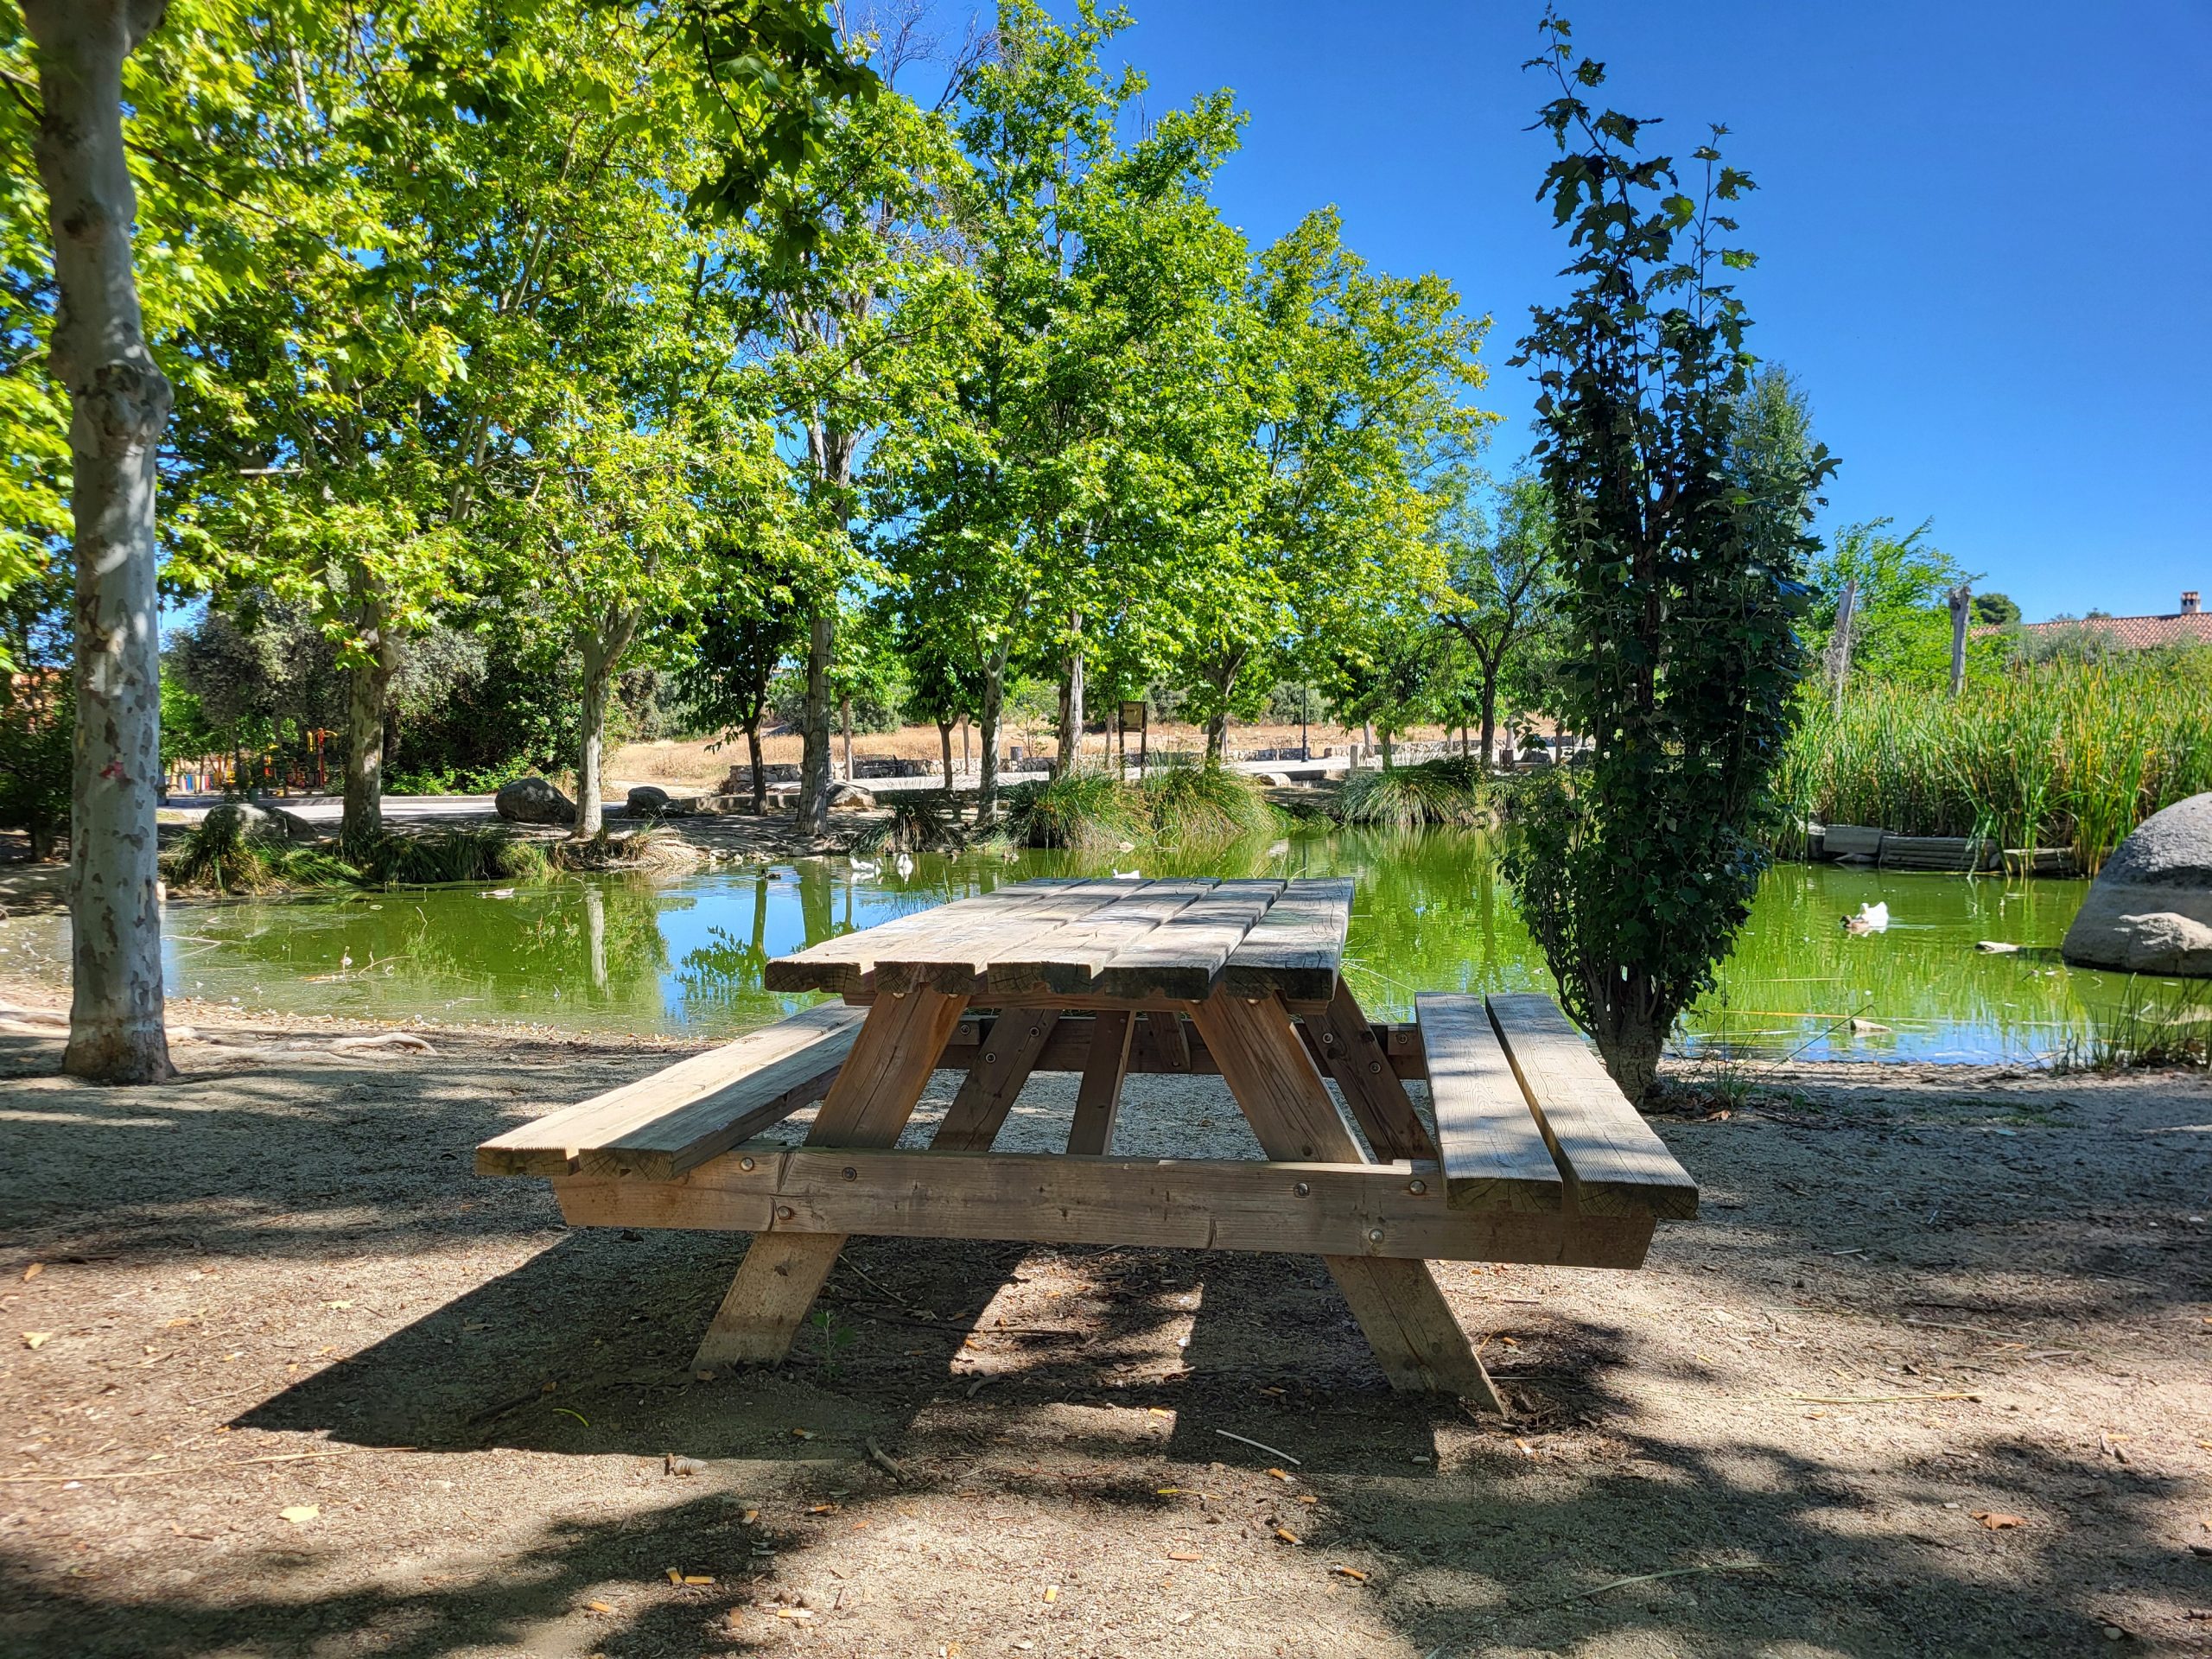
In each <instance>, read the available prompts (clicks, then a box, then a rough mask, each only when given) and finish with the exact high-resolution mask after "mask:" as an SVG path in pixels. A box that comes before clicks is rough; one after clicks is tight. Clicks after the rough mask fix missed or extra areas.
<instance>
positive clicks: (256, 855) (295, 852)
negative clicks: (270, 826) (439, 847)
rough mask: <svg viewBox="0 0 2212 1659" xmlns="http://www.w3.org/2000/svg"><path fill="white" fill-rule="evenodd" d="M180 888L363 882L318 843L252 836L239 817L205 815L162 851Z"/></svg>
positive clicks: (165, 874)
mask: <svg viewBox="0 0 2212 1659" xmlns="http://www.w3.org/2000/svg"><path fill="white" fill-rule="evenodd" d="M162 878H163V880H166V881H167V882H168V886H169V889H170V891H171V892H174V893H219V894H226V895H229V894H238V893H277V892H283V891H286V890H289V889H292V888H298V887H353V886H358V885H359V881H360V875H359V872H358V871H356V870H355V869H354V868H353V867H352V866H351V865H349V864H346V863H344V862H342V861H340V860H339V859H336V858H334V857H333V856H332V855H330V854H328V853H326V852H324V851H322V850H321V849H320V848H315V847H295V846H292V845H290V844H289V843H288V842H282V841H277V840H273V839H272V840H264V839H262V838H260V837H258V836H248V835H246V834H245V833H244V831H243V829H242V827H241V826H240V825H239V824H238V823H237V822H236V821H234V820H232V819H228V818H212V819H204V820H202V821H201V822H200V823H198V824H196V825H195V826H194V828H193V829H190V830H189V831H188V832H187V833H186V834H185V835H184V836H182V837H181V839H180V840H179V841H178V842H177V843H176V844H175V846H173V847H170V848H168V849H164V850H163V852H162Z"/></svg>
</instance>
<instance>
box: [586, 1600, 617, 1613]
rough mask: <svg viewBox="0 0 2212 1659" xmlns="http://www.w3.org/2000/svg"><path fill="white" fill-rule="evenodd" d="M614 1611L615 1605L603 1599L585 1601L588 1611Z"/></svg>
mask: <svg viewBox="0 0 2212 1659" xmlns="http://www.w3.org/2000/svg"><path fill="white" fill-rule="evenodd" d="M584 1611H586V1612H588V1613H611V1612H613V1611H614V1609H613V1607H611V1606H609V1605H607V1603H606V1602H603V1601H588V1602H586V1603H584Z"/></svg>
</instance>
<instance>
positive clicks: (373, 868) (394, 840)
mask: <svg viewBox="0 0 2212 1659" xmlns="http://www.w3.org/2000/svg"><path fill="white" fill-rule="evenodd" d="M359 868H360V874H361V879H362V880H364V881H365V882H368V883H371V884H372V885H375V886H378V887H435V886H437V885H438V884H440V883H441V882H446V881H507V880H517V879H522V878H531V877H537V876H543V875H544V874H547V873H548V871H550V869H551V868H552V866H551V862H550V860H548V858H547V857H546V855H545V849H544V846H543V843H542V842H535V841H526V840H524V839H523V838H522V837H521V836H517V835H516V834H515V833H514V832H513V831H512V830H511V829H490V828H485V829H442V830H438V831H436V832H435V833H433V834H429V835H421V836H402V835H388V836H385V837H384V838H383V839H382V840H381V841H378V842H377V843H376V844H375V846H374V847H372V849H370V850H369V853H368V855H367V856H366V857H365V858H364V859H362V860H361V861H360V867H359Z"/></svg>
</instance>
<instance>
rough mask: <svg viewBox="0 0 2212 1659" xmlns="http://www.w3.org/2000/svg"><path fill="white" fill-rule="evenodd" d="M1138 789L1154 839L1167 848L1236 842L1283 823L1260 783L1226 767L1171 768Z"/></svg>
mask: <svg viewBox="0 0 2212 1659" xmlns="http://www.w3.org/2000/svg"><path fill="white" fill-rule="evenodd" d="M1136 792H1137V797H1138V804H1139V805H1140V806H1141V809H1142V810H1143V813H1144V816H1145V818H1146V819H1147V822H1148V823H1149V825H1150V834H1151V836H1152V839H1153V840H1154V841H1155V842H1159V843H1160V845H1162V846H1166V847H1179V846H1183V845H1185V844H1186V843H1189V842H1207V841H1234V840H1235V839H1236V837H1238V836H1251V835H1258V834H1259V833H1261V832H1262V830H1273V829H1277V828H1279V827H1280V820H1279V819H1278V818H1277V817H1276V816H1275V810H1274V807H1272V806H1270V805H1268V798H1267V796H1266V795H1265V794H1264V793H1263V792H1262V790H1261V788H1260V785H1259V784H1258V783H1257V782H1256V781H1255V779H1251V778H1249V777H1247V776H1246V775H1245V774H1244V773H1243V772H1230V771H1229V770H1227V769H1226V768H1224V767H1222V766H1169V767H1167V768H1166V769H1165V770H1164V771H1160V772H1154V774H1153V775H1152V776H1151V777H1149V778H1147V779H1145V780H1144V782H1143V783H1142V784H1141V785H1139V786H1138V789H1137V791H1136Z"/></svg>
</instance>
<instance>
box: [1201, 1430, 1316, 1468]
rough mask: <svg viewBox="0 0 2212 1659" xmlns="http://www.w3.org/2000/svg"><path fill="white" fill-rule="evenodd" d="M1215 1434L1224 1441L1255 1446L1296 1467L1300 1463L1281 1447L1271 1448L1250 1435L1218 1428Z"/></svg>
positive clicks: (1270, 1455)
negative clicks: (1234, 1441)
mask: <svg viewBox="0 0 2212 1659" xmlns="http://www.w3.org/2000/svg"><path fill="white" fill-rule="evenodd" d="M1214 1433H1217V1434H1218V1435H1220V1436H1221V1438H1222V1439H1223V1440H1236V1441H1240V1442H1241V1443H1243V1445H1245V1446H1253V1447H1255V1448H1257V1449H1258V1450H1260V1451H1262V1452H1266V1453H1267V1454H1268V1456H1269V1457H1271V1458H1281V1459H1282V1460H1283V1461H1284V1462H1285V1463H1287V1464H1293V1465H1295V1464H1296V1463H1297V1462H1298V1459H1296V1458H1294V1457H1292V1456H1291V1455H1290V1453H1289V1452H1286V1451H1284V1450H1283V1449H1282V1448H1281V1446H1269V1445H1268V1443H1267V1442H1266V1441H1265V1440H1254V1439H1252V1438H1251V1436H1249V1434H1232V1433H1230V1432H1229V1430H1227V1429H1225V1428H1217V1429H1216V1430H1214Z"/></svg>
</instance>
